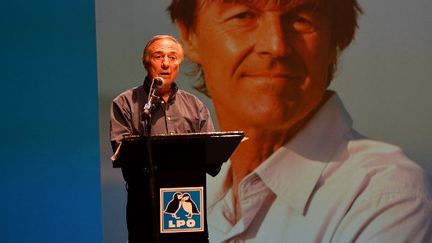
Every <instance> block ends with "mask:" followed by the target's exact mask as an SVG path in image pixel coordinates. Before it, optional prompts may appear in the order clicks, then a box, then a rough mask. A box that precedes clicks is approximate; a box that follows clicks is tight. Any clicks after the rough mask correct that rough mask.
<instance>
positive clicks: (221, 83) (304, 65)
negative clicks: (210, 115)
mask: <svg viewBox="0 0 432 243" xmlns="http://www.w3.org/2000/svg"><path fill="white" fill-rule="evenodd" d="M264 2H267V3H264ZM275 2H277V1H262V2H261V1H253V3H250V2H247V1H244V3H227V2H224V1H208V2H206V3H205V4H204V5H203V6H201V7H200V8H199V9H198V12H197V16H196V25H195V26H194V28H192V29H189V30H186V29H185V28H184V26H183V27H182V26H181V25H180V26H179V28H180V32H181V33H182V37H183V42H184V43H185V45H186V46H187V48H186V50H187V53H186V54H187V55H188V56H189V58H190V59H192V61H194V62H196V63H198V64H199V65H200V66H201V68H202V70H203V72H204V77H205V83H206V85H207V88H208V91H209V94H210V96H211V97H212V99H213V102H214V105H215V108H216V112H217V115H218V118H219V122H220V124H221V128H222V129H233V127H227V126H226V125H225V124H233V121H234V123H236V125H235V126H238V125H242V124H247V125H248V126H259V127H260V128H264V127H266V126H269V127H271V128H272V129H274V128H280V129H283V128H286V127H288V126H291V125H292V124H293V123H295V122H297V121H298V120H299V119H301V118H303V117H305V116H306V115H307V113H308V112H310V111H311V110H312V109H313V108H315V107H316V106H317V105H318V104H319V102H320V101H321V99H322V97H323V94H324V92H325V90H326V88H327V86H328V83H329V80H328V71H329V67H330V66H331V65H332V64H333V63H334V62H335V58H336V57H335V56H336V53H335V52H336V51H335V50H334V48H333V45H332V43H331V31H330V23H329V21H328V20H327V18H326V17H325V16H326V14H325V11H324V10H322V9H320V8H317V7H316V6H315V5H314V4H312V3H309V2H308V1H297V2H299V3H295V4H289V3H288V4H276V3H275ZM227 119H230V120H231V122H224V121H227ZM228 126H231V125H228ZM275 126H276V127H275Z"/></svg>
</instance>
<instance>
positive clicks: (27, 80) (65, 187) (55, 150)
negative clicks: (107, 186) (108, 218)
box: [0, 0, 102, 243]
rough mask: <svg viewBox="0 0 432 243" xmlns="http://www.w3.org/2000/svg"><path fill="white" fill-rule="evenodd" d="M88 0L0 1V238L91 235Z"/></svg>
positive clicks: (95, 183)
mask: <svg viewBox="0 0 432 243" xmlns="http://www.w3.org/2000/svg"><path fill="white" fill-rule="evenodd" d="M94 15H95V14H94V1H88V0H87V1H86V0H75V1H69V2H68V1H54V0H53V1H49V0H42V1H30V0H25V1H2V3H1V4H0V27H1V38H0V53H1V61H0V68H1V72H0V80H1V88H0V104H1V109H0V111H1V118H0V125H1V126H0V129H1V130H0V134H1V140H0V242H1V243H9V242H11V243H12V242H13V243H20V242H25V243H28V242H44V243H47V242H48V243H49V242H53V243H54V242H56V243H57V242H62V243H66V242H80V243H82V242H101V241H102V226H101V206H100V172H99V171H100V169H99V168H100V166H99V163H100V161H99V134H98V98H97V95H98V94H97V92H98V87H97V75H96V40H95V16H94Z"/></svg>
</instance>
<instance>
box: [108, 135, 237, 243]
mask: <svg viewBox="0 0 432 243" xmlns="http://www.w3.org/2000/svg"><path fill="white" fill-rule="evenodd" d="M243 137H244V133H243V132H239V131H235V132H212V133H188V134H175V135H157V136H152V137H151V138H150V141H148V140H147V137H145V136H129V137H126V138H125V139H124V140H123V141H122V143H121V145H120V147H119V149H118V150H117V151H116V154H115V155H114V156H113V166H114V167H115V168H121V169H122V172H123V176H124V177H125V180H126V182H127V190H128V205H127V213H126V214H127V215H126V216H127V222H128V231H129V243H141V242H170V243H171V242H188V243H189V242H200V243H201V242H208V232H207V219H206V173H208V174H210V175H212V176H216V174H217V173H218V172H219V169H220V167H221V166H222V163H224V162H225V161H227V160H228V159H229V157H230V155H231V154H232V153H233V152H234V150H235V148H236V147H237V146H238V144H239V143H240V141H241V140H242V139H243ZM149 155H150V156H149ZM150 165H153V167H151V166H150Z"/></svg>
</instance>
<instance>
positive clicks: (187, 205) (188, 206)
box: [181, 193, 199, 219]
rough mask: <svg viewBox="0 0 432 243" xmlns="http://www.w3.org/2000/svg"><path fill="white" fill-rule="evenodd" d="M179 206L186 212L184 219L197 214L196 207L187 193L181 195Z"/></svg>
mask: <svg viewBox="0 0 432 243" xmlns="http://www.w3.org/2000/svg"><path fill="white" fill-rule="evenodd" d="M181 206H182V207H183V209H184V210H185V211H186V212H187V214H186V217H187V218H189V219H190V218H192V216H193V215H194V214H199V211H198V207H197V206H196V204H195V202H194V201H192V199H191V196H190V194H189V193H185V194H183V197H182V199H181Z"/></svg>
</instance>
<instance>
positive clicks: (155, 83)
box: [143, 77, 164, 119]
mask: <svg viewBox="0 0 432 243" xmlns="http://www.w3.org/2000/svg"><path fill="white" fill-rule="evenodd" d="M163 83H164V79H163V78H161V77H155V78H153V81H152V83H151V85H150V91H149V95H148V98H147V103H146V104H145V105H144V110H143V115H144V117H145V118H146V119H149V118H150V117H151V112H150V110H151V108H152V107H153V100H154V99H155V98H158V97H157V96H156V95H155V93H156V91H157V90H158V89H159V88H161V87H162V85H163Z"/></svg>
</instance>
